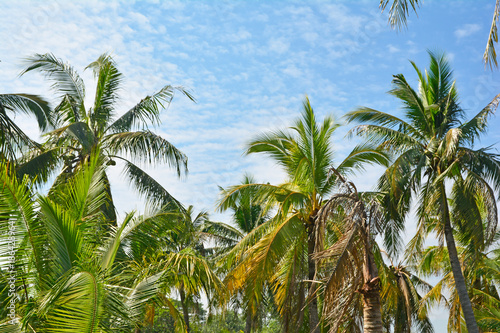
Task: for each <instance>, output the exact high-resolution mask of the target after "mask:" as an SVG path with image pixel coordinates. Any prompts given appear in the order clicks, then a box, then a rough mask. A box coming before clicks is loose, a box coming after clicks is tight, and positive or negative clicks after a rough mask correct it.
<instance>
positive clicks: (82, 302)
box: [0, 152, 172, 332]
mask: <svg viewBox="0 0 500 333" xmlns="http://www.w3.org/2000/svg"><path fill="white" fill-rule="evenodd" d="M92 156H95V158H91V159H90V160H89V161H88V163H86V165H85V166H84V167H82V168H80V169H79V170H78V171H77V172H75V174H74V177H72V178H71V179H69V180H68V181H67V182H65V183H61V184H58V185H56V187H57V188H56V189H54V190H53V191H51V194H50V195H49V196H39V197H36V196H35V195H34V194H33V193H32V191H31V188H30V182H29V180H28V178H27V177H25V178H24V180H22V181H20V180H18V179H17V178H16V177H10V176H9V174H8V166H6V165H5V163H3V162H2V163H1V165H0V168H1V169H0V170H1V172H0V174H1V175H0V183H1V184H2V186H1V189H0V214H1V218H2V219H3V220H7V221H9V223H2V224H1V225H0V228H1V236H0V237H1V238H0V244H1V245H0V262H1V265H2V266H0V267H1V269H2V271H4V269H5V267H6V259H8V258H9V257H11V256H13V257H14V258H15V260H14V261H15V263H14V264H13V265H12V266H11V267H9V268H10V270H9V273H10V272H11V271H13V272H14V274H13V276H14V280H15V281H14V282H13V281H9V284H10V283H12V282H13V283H14V284H13V285H14V286H15V293H14V295H13V296H12V297H10V298H9V299H8V300H7V301H10V300H11V299H16V298H17V301H16V302H15V305H16V311H15V315H16V318H15V319H16V320H17V321H18V322H17V323H13V322H11V319H12V318H5V317H4V318H2V323H1V325H0V332H68V331H71V332H111V331H116V330H120V329H121V330H127V331H130V330H131V329H133V328H134V326H135V325H136V324H137V322H139V321H140V319H141V318H140V315H141V313H142V312H143V308H144V305H145V302H147V301H148V300H149V299H151V298H153V297H155V296H156V294H157V291H158V283H157V281H158V280H159V279H160V277H161V276H162V275H163V273H164V272H159V273H157V274H149V275H148V274H146V273H145V272H144V273H143V274H140V275H137V274H133V272H132V271H131V269H130V267H131V266H133V262H131V261H130V260H126V257H124V256H123V253H124V252H125V251H126V249H127V246H128V243H127V242H128V240H129V237H130V236H131V235H132V234H134V231H135V230H136V229H137V228H139V227H142V228H146V227H147V226H149V231H150V232H151V231H152V230H153V229H154V228H152V226H155V225H157V224H158V221H159V220H160V221H162V220H164V217H163V216H162V214H155V215H153V216H148V217H146V216H141V217H135V216H134V214H133V213H131V214H128V215H127V216H126V217H125V219H124V221H123V222H122V223H121V224H120V226H119V227H117V228H112V227H107V228H105V227H104V226H105V225H106V224H112V223H113V222H112V221H108V220H105V218H104V215H103V214H102V212H101V210H100V207H102V205H103V202H105V201H106V200H107V193H106V188H105V184H104V183H103V181H102V180H103V178H104V169H105V168H104V166H103V165H102V162H103V161H102V158H98V157H99V156H102V155H100V154H98V152H96V153H95V154H93V155H92ZM162 225H163V226H164V227H165V223H163V222H162ZM103 227H104V228H103ZM170 227H172V225H170ZM103 229H105V230H107V231H103ZM12 230H13V233H11V234H10V235H9V231H12ZM11 237H12V238H11ZM12 239H13V240H14V242H13V246H11V245H12V242H11V243H9V241H11V240H12ZM9 244H11V245H9ZM12 248H13V249H12ZM11 262H12V260H11ZM9 276H12V275H9ZM5 277H6V274H5V275H4V274H2V278H5ZM1 282H2V284H3V283H4V282H5V280H3V281H1ZM2 302H4V300H2Z"/></svg>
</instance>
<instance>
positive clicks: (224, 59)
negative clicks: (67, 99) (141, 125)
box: [0, 0, 500, 331]
mask: <svg viewBox="0 0 500 333" xmlns="http://www.w3.org/2000/svg"><path fill="white" fill-rule="evenodd" d="M494 5H495V1H493V0H484V1H436V0H434V1H425V2H424V3H423V5H422V6H421V8H420V10H419V13H418V17H417V16H416V15H414V14H413V15H411V17H410V20H409V24H408V29H406V30H404V31H401V32H397V31H394V30H391V29H390V28H389V26H388V24H387V15H386V13H385V14H383V13H380V10H379V8H378V1H377V0H370V1H368V0H365V1H227V0H226V1H224V0H223V1H144V2H133V1H126V2H108V1H106V2H104V1H90V2H87V1H85V2H84V1H79V2H75V3H70V2H66V1H62V0H59V1H43V2H42V1H16V2H14V1H2V2H0V12H1V13H2V20H1V21H0V40H1V41H2V43H0V60H1V62H0V73H1V75H0V91H1V92H2V93H10V92H30V93H36V94H42V95H45V96H50V91H49V84H48V83H47V82H46V81H43V79H42V78H41V77H40V76H37V75H35V74H29V75H26V76H23V77H21V78H19V77H18V76H17V74H18V73H19V71H20V69H21V67H22V66H21V62H22V58H23V57H26V56H28V55H30V54H33V53H45V52H52V53H54V54H55V55H56V56H57V57H60V58H62V59H64V60H66V61H69V62H70V63H71V64H72V65H73V66H74V67H75V68H76V69H77V70H78V71H79V72H80V73H81V74H82V76H83V78H84V79H85V81H86V83H87V96H88V97H87V99H88V101H89V102H90V101H91V100H92V98H93V90H94V88H93V86H94V81H93V80H92V77H91V73H90V72H88V71H87V72H83V69H84V68H85V66H86V65H88V64H89V63H90V62H92V61H93V60H95V59H96V58H97V57H98V56H99V55H100V54H102V53H104V52H111V53H112V54H113V56H114V58H115V60H116V62H117V64H118V67H119V69H120V70H121V71H122V72H123V73H124V74H125V84H124V87H123V91H122V99H121V101H120V110H122V112H124V111H126V110H128V108H130V107H132V106H133V105H134V104H135V103H137V102H138V101H139V100H140V99H141V98H142V97H144V96H146V95H148V94H151V93H153V92H155V91H157V90H159V89H160V88H161V87H162V86H164V85H166V84H173V85H183V86H185V87H187V88H189V89H190V90H191V91H192V92H193V94H194V96H195V97H196V99H197V101H198V102H197V103H196V104H194V103H192V102H190V101H189V100H188V99H187V98H185V97H183V96H181V95H177V96H176V97H175V98H174V101H173V103H172V105H171V107H170V108H169V109H168V110H167V111H166V112H164V113H163V115H162V121H163V124H162V125H161V126H160V127H158V128H156V129H155V130H156V131H157V132H158V133H161V134H162V135H163V136H165V137H166V138H168V139H169V140H170V141H171V142H172V143H173V144H174V145H175V146H177V147H178V148H179V149H181V150H182V151H183V152H185V153H186V154H187V155H188V157H189V170H190V173H189V175H188V176H187V178H185V179H182V180H179V179H177V178H176V175H175V174H174V172H172V171H171V170H168V168H167V167H166V166H158V167H155V168H150V169H148V170H149V171H150V173H151V174H152V175H154V176H155V177H156V179H157V180H158V181H159V182H160V183H161V184H163V185H164V186H165V187H166V188H167V189H168V190H169V191H170V192H171V193H172V194H173V195H174V196H176V197H177V198H178V199H179V200H181V201H182V202H183V203H185V204H186V205H190V204H192V205H194V206H195V208H196V209H197V210H202V209H204V210H207V211H209V212H210V213H212V215H213V216H214V218H217V219H221V220H226V221H227V219H228V218H227V216H225V215H220V214H216V213H215V212H214V209H215V201H216V199H217V196H218V186H223V187H224V186H228V185H233V184H236V183H238V182H239V181H240V180H241V178H242V175H243V173H244V172H250V173H253V174H254V175H255V176H256V178H257V180H259V181H266V182H267V181H269V182H273V183H275V182H279V181H280V180H282V177H283V174H282V172H281V171H280V170H279V169H278V168H276V167H275V166H274V165H273V164H272V163H271V162H270V161H268V160H266V159H264V158H261V157H259V156H243V154H242V152H243V147H244V145H245V142H247V141H249V140H250V139H251V138H252V137H253V136H255V135H257V134H258V133H260V132H262V131H265V130H269V129H276V128H280V127H284V126H287V125H288V124H290V122H291V121H293V120H294V119H295V118H296V117H297V116H298V115H299V112H300V108H301V102H302V100H303V99H304V96H305V95H306V94H307V95H308V96H309V98H310V100H311V104H312V106H313V108H314V109H315V111H316V113H317V115H318V116H319V117H320V118H321V117H323V116H324V115H327V114H333V115H334V116H335V118H336V119H338V120H339V121H341V120H342V119H341V117H342V115H343V114H344V113H346V112H347V111H350V110H352V109H354V108H355V107H356V106H369V107H372V108H376V109H379V110H382V111H386V112H391V113H395V114H397V113H398V112H399V105H398V104H397V101H396V100H395V99H394V98H393V97H391V96H390V95H388V94H386V92H387V91H388V90H389V89H390V87H391V85H390V84H391V79H392V75H393V74H398V73H403V74H404V75H405V76H406V77H407V79H408V81H409V82H411V83H412V84H413V85H415V82H416V79H415V77H416V75H415V74H414V71H413V69H412V67H411V64H410V63H409V61H408V60H413V61H415V62H416V64H417V65H418V66H419V67H421V68H425V67H426V66H427V64H428V55H427V49H430V50H441V51H445V52H446V53H447V55H448V57H449V58H450V60H451V63H452V67H453V68H454V70H455V78H456V80H457V82H456V85H457V87H458V90H459V93H460V97H461V101H462V105H463V107H464V108H465V109H466V110H467V111H468V115H469V116H472V115H473V114H474V113H475V112H478V111H479V110H480V109H481V108H482V107H484V106H486V105H487V104H488V102H489V101H491V99H492V98H493V97H494V96H495V95H496V94H497V93H499V92H500V81H499V75H498V71H494V72H491V71H489V70H486V69H485V67H484V64H483V63H482V54H483V52H484V47H485V45H486V40H487V35H488V31H489V27H490V24H491V19H492V14H493V8H494ZM87 104H89V103H87ZM19 121H20V122H22V126H23V128H25V129H26V131H28V132H29V133H30V134H32V135H33V136H34V137H36V136H37V135H38V133H37V130H36V126H35V124H34V123H33V122H32V121H29V120H25V119H24V118H21V117H20V118H19ZM499 125H500V122H499V119H498V117H496V118H493V119H492V120H491V122H490V131H489V133H488V135H487V137H485V138H484V140H483V141H482V142H481V143H480V145H490V144H496V142H498V141H499V139H500V131H499V128H500V127H499ZM348 129H349V127H344V128H341V129H339V130H338V133H337V134H336V136H335V142H334V144H335V147H336V151H337V158H338V161H340V160H341V159H342V158H343V157H344V156H346V154H347V153H348V152H349V151H350V149H352V148H353V147H354V145H355V143H356V142H355V141H353V140H351V141H349V140H347V139H345V138H344V135H345V133H346V132H347V130H348ZM116 170H117V171H116V172H113V175H112V178H113V179H112V180H113V183H114V188H113V195H114V197H115V200H116V201H117V202H118V204H117V206H118V210H119V213H120V215H121V216H123V213H124V212H125V211H130V210H131V209H138V210H143V207H144V202H142V201H141V200H140V199H139V198H138V197H137V195H136V194H134V193H133V191H131V190H130V188H129V187H128V186H127V184H126V183H125V182H124V180H123V178H122V177H121V175H120V171H119V170H120V169H119V167H118V166H117V167H116ZM379 174H380V170H379V169H376V168H374V169H369V170H368V171H367V173H366V174H364V175H362V176H361V177H358V178H357V179H356V181H357V182H358V184H359V187H361V188H363V189H368V188H370V187H371V186H372V185H373V184H374V181H375V179H376V178H377V177H378V175H379ZM411 230H412V226H411V224H410V226H409V227H408V236H411ZM438 331H439V330H438Z"/></svg>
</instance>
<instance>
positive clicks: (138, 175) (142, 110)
mask: <svg viewBox="0 0 500 333" xmlns="http://www.w3.org/2000/svg"><path fill="white" fill-rule="evenodd" d="M26 62H27V64H28V66H27V67H26V68H25V69H24V70H23V71H22V73H21V75H23V74H25V73H28V72H32V71H39V72H41V73H42V74H44V75H45V76H46V77H47V78H48V79H50V80H51V81H53V84H52V88H53V89H54V91H55V92H56V94H57V96H56V97H57V98H58V99H59V101H58V105H57V106H56V108H55V109H54V116H55V120H54V126H55V128H56V129H55V130H53V131H51V132H49V133H47V134H46V136H47V142H46V143H45V145H44V147H45V149H46V150H50V151H54V152H55V156H56V158H57V159H58V161H62V162H64V167H63V169H62V172H63V175H64V174H66V175H67V174H71V173H72V172H73V171H74V170H75V168H77V167H78V166H80V165H81V164H82V162H83V161H85V160H86V159H88V158H89V156H90V154H91V152H92V151H93V150H95V148H96V147H99V151H100V152H101V154H103V155H104V158H105V160H106V163H107V164H108V165H115V164H116V162H115V160H121V161H123V162H124V164H125V172H126V175H127V176H128V179H129V181H130V182H131V183H132V184H133V185H135V187H136V188H137V189H138V190H139V192H140V193H141V194H142V195H144V196H145V197H146V199H147V200H148V202H150V203H151V204H153V203H156V204H158V206H159V207H162V206H164V205H165V204H167V203H173V204H174V205H179V203H178V202H177V201H176V200H175V199H174V198H173V197H172V196H171V195H170V194H169V193H168V192H167V191H165V189H164V188H163V187H161V186H159V184H158V183H157V182H156V181H155V180H154V179H153V178H151V177H150V176H149V175H148V174H147V173H146V172H145V171H144V170H142V169H141V168H140V167H139V166H137V165H136V164H135V163H136V162H145V163H166V164H167V165H169V166H171V167H174V168H175V169H176V170H177V172H178V174H179V175H180V174H181V172H183V171H184V172H187V157H186V156H185V155H184V154H183V153H182V152H181V151H179V150H178V149H177V148H175V147H174V146H173V145H172V144H171V143H170V142H168V141H167V140H165V139H164V138H162V137H160V136H159V135H157V134H155V133H153V132H151V131H150V130H149V125H156V124H159V123H160V111H161V110H162V109H163V108H164V107H165V106H168V105H169V104H170V102H171V101H172V98H173V96H174V92H175V91H176V90H177V91H180V92H181V93H183V94H184V95H186V96H187V97H188V98H189V99H191V100H193V101H194V99H193V97H192V96H191V95H190V94H189V92H187V91H186V90H185V89H184V88H182V87H174V86H171V85H167V86H165V87H163V88H162V89H161V90H160V91H158V92H157V93H155V94H153V95H151V96H146V97H145V98H143V99H142V100H141V101H140V102H139V103H137V104H136V105H135V106H134V107H133V108H131V109H130V110H128V111H126V112H125V113H123V114H122V115H121V116H119V117H118V118H117V117H116V115H117V110H116V109H115V108H116V102H117V101H118V97H119V96H118V93H119V91H120V88H121V83H122V79H123V76H122V74H121V73H120V72H119V71H118V69H117V68H116V64H115V62H114V61H113V59H112V58H111V56H110V55H108V54H103V55H101V56H100V57H99V58H98V59H97V60H96V61H94V62H92V63H91V64H90V65H88V66H87V69H91V70H92V71H93V74H94V77H95V79H96V80H97V86H96V94H95V98H94V103H93V105H92V107H90V108H86V106H85V104H84V100H85V85H84V83H83V80H82V79H81V78H80V76H79V75H78V73H77V72H76V71H75V70H74V69H73V67H71V66H70V65H69V64H67V63H64V62H62V61H61V60H60V59H57V58H56V57H55V56H54V55H52V54H35V55H34V56H32V57H29V58H27V59H26ZM106 182H107V180H106ZM110 204H111V203H110ZM108 213H109V214H108V215H109V216H110V217H114V213H113V209H112V208H111V209H108Z"/></svg>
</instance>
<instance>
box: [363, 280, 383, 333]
mask: <svg viewBox="0 0 500 333" xmlns="http://www.w3.org/2000/svg"><path fill="white" fill-rule="evenodd" d="M359 292H360V293H361V294H362V295H363V332H364V333H382V332H383V325H382V313H381V312H380V286H379V278H378V277H377V278H374V279H372V280H370V281H368V282H366V283H365V284H364V285H363V288H362V289H361V290H360V291H359Z"/></svg>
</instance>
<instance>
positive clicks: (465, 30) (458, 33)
mask: <svg viewBox="0 0 500 333" xmlns="http://www.w3.org/2000/svg"><path fill="white" fill-rule="evenodd" d="M480 30H481V25H479V24H465V25H463V26H462V27H461V28H458V29H456V30H455V37H457V38H458V39H461V38H464V37H469V36H471V35H473V34H475V33H476V32H478V31H480Z"/></svg>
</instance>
